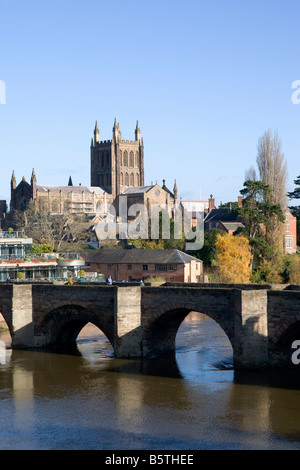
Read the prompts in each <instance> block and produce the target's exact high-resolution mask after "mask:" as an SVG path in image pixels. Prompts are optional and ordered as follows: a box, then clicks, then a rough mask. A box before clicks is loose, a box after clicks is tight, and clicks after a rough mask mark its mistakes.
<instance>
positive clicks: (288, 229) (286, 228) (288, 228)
mask: <svg viewBox="0 0 300 470" xmlns="http://www.w3.org/2000/svg"><path fill="white" fill-rule="evenodd" d="M285 231H286V232H287V233H288V232H289V231H290V224H286V226H285Z"/></svg>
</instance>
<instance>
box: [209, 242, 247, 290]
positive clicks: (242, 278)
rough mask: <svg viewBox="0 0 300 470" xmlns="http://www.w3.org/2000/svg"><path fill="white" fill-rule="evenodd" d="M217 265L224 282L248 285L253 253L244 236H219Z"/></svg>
mask: <svg viewBox="0 0 300 470" xmlns="http://www.w3.org/2000/svg"><path fill="white" fill-rule="evenodd" d="M216 248H217V250H218V251H217V264H218V270H219V273H220V276H221V279H222V281H223V282H228V283H246V282H248V281H249V279H250V274H251V273H250V261H251V251H250V245H249V241H248V239H247V238H246V237H244V236H232V235H228V234H226V235H223V236H221V235H220V234H218V235H217V239H216Z"/></svg>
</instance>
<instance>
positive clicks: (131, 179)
mask: <svg viewBox="0 0 300 470" xmlns="http://www.w3.org/2000/svg"><path fill="white" fill-rule="evenodd" d="M130 186H134V181H133V173H130Z"/></svg>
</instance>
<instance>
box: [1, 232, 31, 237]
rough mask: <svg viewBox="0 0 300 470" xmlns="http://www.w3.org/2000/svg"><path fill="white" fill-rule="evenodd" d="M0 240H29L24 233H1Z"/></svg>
mask: <svg viewBox="0 0 300 470" xmlns="http://www.w3.org/2000/svg"><path fill="white" fill-rule="evenodd" d="M0 238H27V237H26V236H25V233H24V232H0Z"/></svg>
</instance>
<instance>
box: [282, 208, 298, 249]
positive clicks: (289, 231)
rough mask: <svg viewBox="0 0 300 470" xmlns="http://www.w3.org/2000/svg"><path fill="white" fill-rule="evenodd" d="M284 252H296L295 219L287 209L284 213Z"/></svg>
mask: <svg viewBox="0 0 300 470" xmlns="http://www.w3.org/2000/svg"><path fill="white" fill-rule="evenodd" d="M284 246H285V252H286V253H296V250H297V219H296V217H294V216H293V215H292V214H291V212H290V211H289V210H288V209H287V210H286V211H285V245H284Z"/></svg>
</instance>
